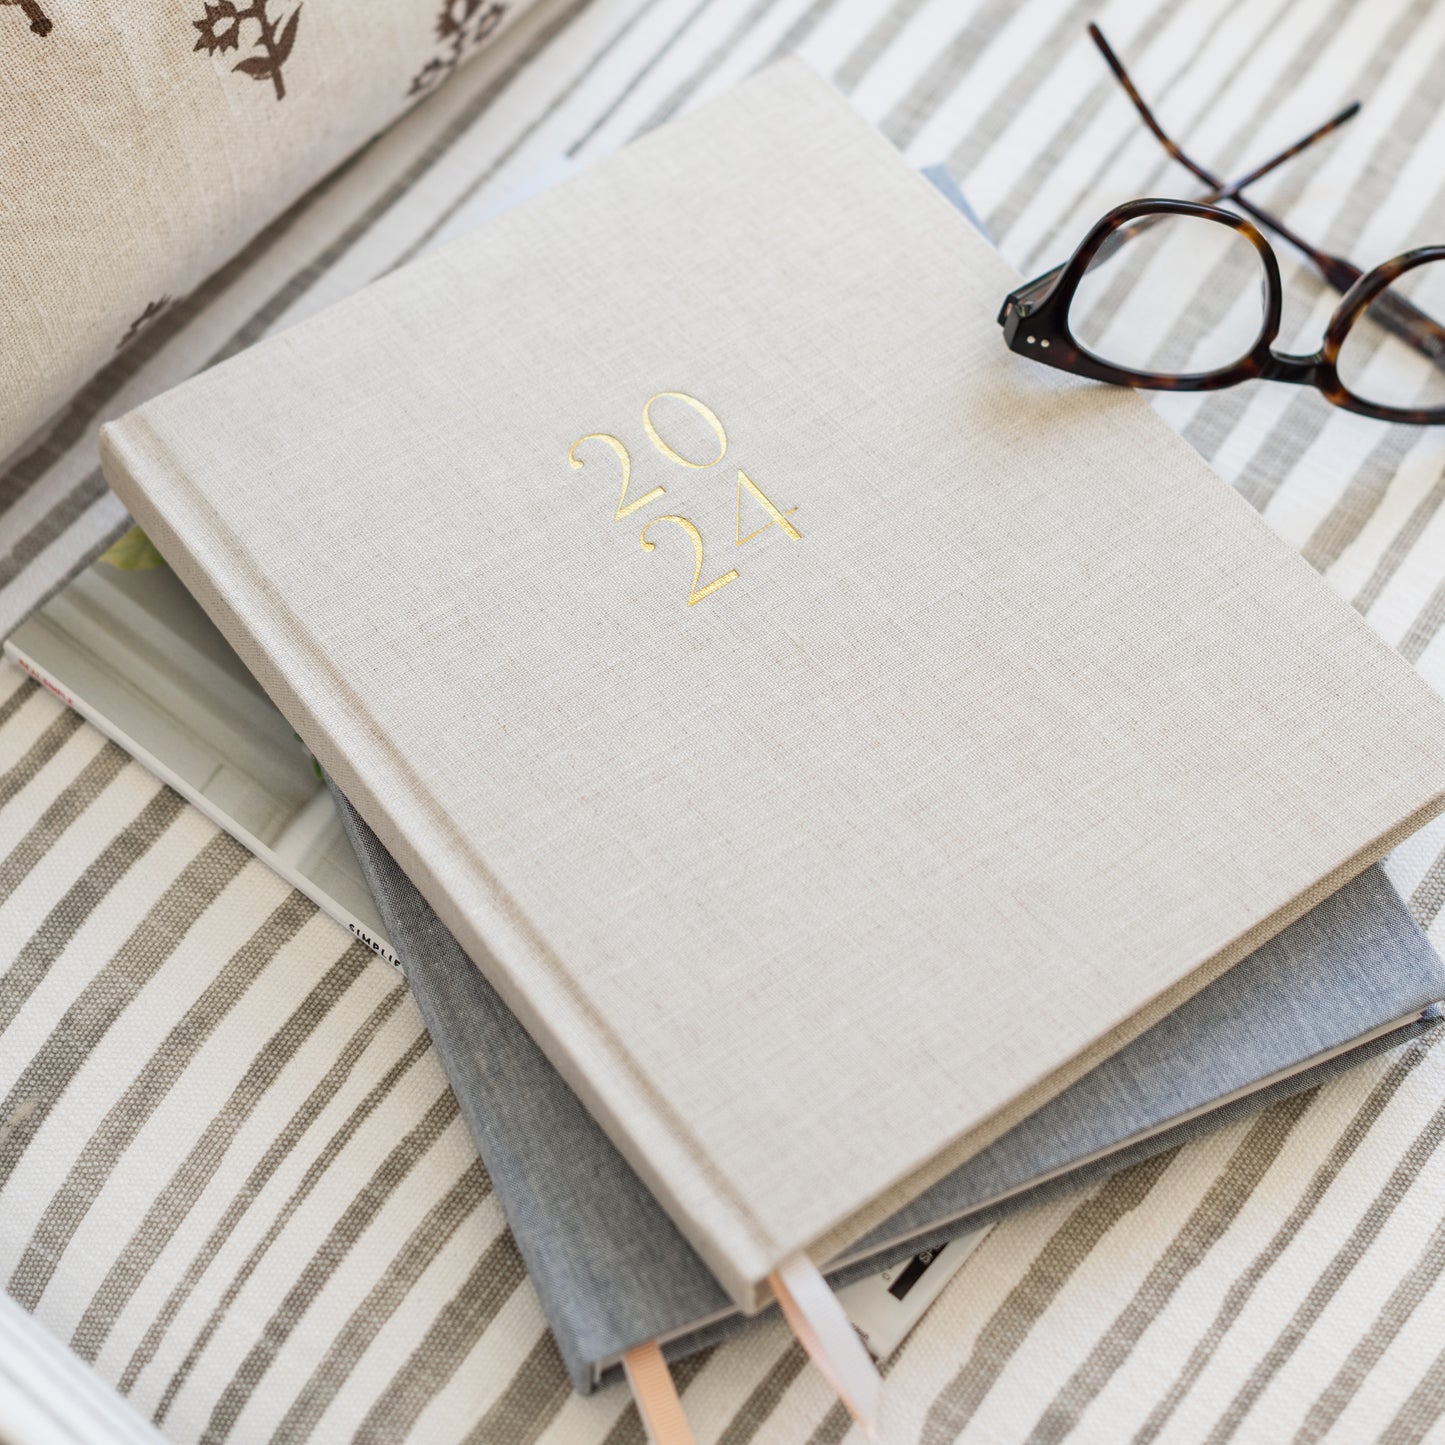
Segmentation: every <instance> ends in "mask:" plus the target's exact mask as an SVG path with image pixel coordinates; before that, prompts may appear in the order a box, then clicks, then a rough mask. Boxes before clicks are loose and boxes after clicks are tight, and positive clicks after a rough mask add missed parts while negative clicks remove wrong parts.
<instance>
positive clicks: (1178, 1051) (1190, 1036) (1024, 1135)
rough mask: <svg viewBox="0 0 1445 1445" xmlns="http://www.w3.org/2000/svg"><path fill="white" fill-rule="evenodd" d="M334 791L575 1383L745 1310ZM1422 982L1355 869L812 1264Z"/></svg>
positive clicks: (1363, 1023) (1444, 972)
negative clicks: (855, 1238) (627, 1355)
mask: <svg viewBox="0 0 1445 1445" xmlns="http://www.w3.org/2000/svg"><path fill="white" fill-rule="evenodd" d="M337 804H338V807H339V808H340V810H341V815H342V821H343V823H344V824H345V826H346V828H347V831H348V833H349V834H350V836H351V838H352V841H353V844H354V846H355V847H356V850H357V854H358V857H359V859H360V861H361V865H362V870H363V872H364V873H365V874H366V877H367V879H368V881H369V883H370V884H371V887H372V889H373V892H374V894H375V898H376V903H377V906H378V908H379V909H380V912H381V915H382V918H383V920H384V921H385V923H386V926H387V928H388V931H389V934H390V937H391V939H392V941H393V943H394V944H395V946H396V948H397V950H398V952H399V953H400V955H401V957H402V959H403V961H404V963H405V967H406V974H407V979H408V982H409V983H410V985H411V989H412V992H413V994H414V996H415V997H416V1001H417V1004H418V1007H419V1008H420V1009H421V1012H422V1016H423V1018H424V1019H425V1020H426V1024H427V1028H428V1030H429V1031H430V1033H431V1036H432V1039H433V1041H434V1042H435V1044H436V1047H437V1051H438V1053H439V1054H440V1056H441V1059H442V1063H443V1064H444V1066H445V1068H446V1071H447V1076H448V1078H449V1079H450V1080H451V1083H452V1087H453V1089H454V1090H455V1091H456V1094H457V1098H458V1100H459V1101H460V1104H461V1109H462V1113H463V1115H464V1117H465V1118H466V1121H467V1125H468V1127H469V1128H470V1129H471V1131H472V1135H473V1137H474V1138H475V1140H476V1142H477V1148H478V1151H479V1152H480V1154H481V1156H482V1160H483V1163H484V1164H485V1165H486V1167H487V1172H488V1173H489V1174H490V1176H491V1179H492V1184H493V1187H494V1188H495V1189H496V1191H497V1197H498V1199H499V1200H500V1201H501V1203H502V1207H503V1209H504V1211H505V1212H506V1216H507V1220H508V1223H509V1224H510V1225H511V1227H512V1232H513V1234H514V1235H515V1237H516V1240H517V1245H518V1248H519V1249H520V1250H521V1253H522V1256H523V1258H524V1259H525V1261H526V1263H527V1268H528V1271H529V1273H530V1275H531V1278H532V1282H533V1284H534V1285H535V1286H536V1288H537V1292H538V1294H539V1295H540V1297H541V1300H542V1305H543V1308H544V1309H545V1310H546V1313H547V1318H548V1320H549V1322H550V1323H551V1326H552V1330H553V1333H554V1334H555V1336H556V1338H557V1343H558V1347H559V1348H560V1350H561V1352H562V1356H563V1359H564V1360H565V1361H566V1363H567V1367H568V1370H569V1371H570V1373H571V1376H572V1380H573V1382H574V1384H575V1385H576V1386H577V1388H578V1389H579V1390H582V1391H584V1392H586V1391H589V1390H591V1389H593V1388H594V1387H595V1386H596V1385H597V1384H599V1383H600V1382H601V1381H602V1380H603V1379H605V1378H607V1377H608V1375H609V1374H610V1373H611V1371H612V1370H613V1369H614V1368H615V1366H616V1364H617V1361H618V1359H619V1358H620V1356H621V1354H622V1353H623V1352H624V1351H625V1350H627V1349H629V1348H631V1346H633V1345H635V1344H639V1343H642V1342H643V1341H646V1340H651V1339H658V1340H662V1341H663V1342H664V1350H665V1352H666V1353H667V1355H668V1356H669V1357H670V1358H674V1359H675V1358H679V1357H681V1356H683V1355H686V1354H688V1353H690V1352H692V1351H693V1350H696V1349H699V1348H701V1347H702V1346H703V1345H706V1344H710V1343H712V1342H713V1341H715V1340H716V1339H718V1338H720V1337H722V1336H723V1335H725V1334H727V1333H730V1332H731V1331H732V1330H735V1329H737V1328H740V1327H742V1326H743V1325H745V1323H746V1319H745V1317H744V1316H743V1315H741V1314H740V1313H738V1312H737V1311H736V1310H735V1309H734V1308H733V1306H732V1303H731V1301H730V1300H729V1299H728V1296H727V1294H726V1293H725V1292H724V1290H723V1289H722V1287H721V1286H720V1285H719V1284H718V1283H717V1281H716V1280H715V1279H714V1278H713V1276H712V1275H711V1273H709V1271H708V1269H707V1267H706V1266H705V1265H704V1264H703V1262H702V1260H701V1259H700V1258H699V1257H698V1256H697V1254H696V1253H695V1252H694V1251H693V1250H692V1248H691V1247H690V1246H689V1245H688V1243H687V1241H686V1240H685V1239H684V1238H683V1237H682V1235H681V1234H680V1233H679V1232H678V1230H677V1228H676V1226H675V1225H674V1224H673V1222H672V1220H671V1219H670V1218H669V1217H668V1215H667V1212H666V1211H665V1210H664V1209H663V1208H662V1207H661V1206H660V1205H659V1204H658V1203H657V1201H656V1200H655V1199H654V1198H653V1196H652V1195H651V1193H650V1192H649V1191H648V1190H647V1188H646V1186H645V1185H644V1184H643V1183H642V1181H641V1180H640V1179H639V1178H638V1177H637V1175H636V1173H635V1172H634V1171H633V1170H632V1168H631V1166H630V1165H629V1164H628V1163H627V1161H626V1160H625V1159H624V1158H623V1157H622V1155H621V1154H620V1153H618V1151H617V1150H616V1148H615V1147H614V1146H613V1145H612V1143H611V1141H610V1140H609V1139H608V1137H607V1135H606V1134H605V1133H604V1132H603V1131H602V1129H601V1128H599V1127H598V1125H597V1124H596V1122H595V1121H594V1120H593V1119H592V1117H591V1115H590V1114H588V1112H587V1110H586V1109H585V1108H584V1107H583V1105H582V1103H581V1101H580V1100H579V1099H578V1098H577V1096H576V1095H575V1094H574V1093H573V1092H572V1091H571V1090H570V1089H569V1088H568V1087H567V1085H566V1083H564V1082H563V1080H562V1078H561V1077H560V1076H559V1075H558V1073H557V1071H556V1070H555V1069H554V1068H553V1067H552V1066H551V1064H549V1063H548V1062H547V1059H546V1057H545V1055H544V1054H543V1053H542V1052H541V1050H540V1049H539V1048H538V1047H537V1046H536V1044H534V1043H533V1042H532V1040H531V1039H530V1038H529V1037H528V1035H527V1033H526V1031H525V1030H524V1029H523V1028H522V1027H521V1025H520V1024H519V1023H518V1022H517V1020H516V1019H515V1018H514V1017H513V1016H512V1014H511V1013H510V1012H509V1011H508V1009H507V1007H506V1005H505V1004H504V1003H503V1002H502V1000H501V999H500V998H499V997H498V995H497V994H496V992H495V990H493V988H492V987H491V985H490V984H488V982H487V981H486V979H485V978H484V977H483V976H482V974H481V972H480V971H479V970H478V969H476V968H475V967H473V965H472V964H471V962H470V961H469V960H468V958H467V957H466V955H465V954H464V953H463V952H462V950H461V949H460V948H459V947H458V946H457V943H456V941H455V940H454V939H453V938H452V936H451V934H450V933H448V932H447V930H446V928H445V927H444V926H443V925H442V923H441V921H440V920H439V919H438V918H437V916H436V914H435V913H434V912H433V911H432V910H431V908H430V907H429V906H428V905H427V903H426V901H425V900H424V899H423V898H422V896H421V895H420V893H418V892H417V890H416V889H415V887H413V885H412V884H411V882H410V881H409V880H408V879H407V877H406V875H405V874H404V873H403V872H402V871H401V869H400V868H398V867H397V865H396V863H395V862H394V861H393V860H392V858H391V856H390V855H389V854H388V853H387V851H386V850H385V848H383V847H382V845H381V844H380V843H379V842H378V841H377V839H376V836H375V835H374V834H373V833H372V832H371V831H370V829H368V828H367V826H366V824H365V823H364V822H362V820H361V819H360V818H359V817H358V816H357V814H356V812H355V810H354V809H352V808H351V807H350V805H349V804H347V802H346V801H345V799H344V798H342V797H341V795H340V794H339V793H338V794H337ZM1441 997H1445V966H1442V963H1441V960H1440V959H1439V957H1438V956H1437V955H1436V953H1435V950H1434V949H1433V948H1432V946H1431V945H1430V943H1429V942H1428V940H1427V939H1426V938H1425V936H1424V934H1423V933H1422V932H1421V931H1420V929H1419V928H1418V927H1417V926H1416V924H1415V922H1414V920H1413V919H1412V918H1411V917H1410V915H1409V912H1408V910H1407V909H1406V907H1405V905H1404V904H1403V903H1402V902H1401V900H1400V898H1399V896H1398V895H1397V894H1396V892H1395V890H1394V889H1393V887H1391V885H1390V883H1389V881H1388V880H1387V879H1386V878H1385V876H1384V874H1383V873H1382V872H1381V871H1380V869H1379V868H1377V867H1375V868H1370V869H1368V870H1366V872H1364V873H1363V874H1361V875H1359V876H1358V877H1357V878H1355V879H1354V880H1353V881H1352V882H1350V883H1348V884H1346V885H1345V887H1344V888H1342V889H1341V890H1340V891H1339V892H1338V893H1336V894H1334V895H1333V896H1332V897H1330V898H1327V899H1326V900H1325V901H1323V902H1322V903H1319V904H1317V905H1316V906H1315V907H1314V908H1313V909H1312V910H1311V911H1310V912H1309V913H1307V914H1306V915H1305V916H1304V917H1303V918H1301V919H1299V920H1298V921H1296V922H1295V923H1294V924H1292V925H1291V926H1290V927H1289V928H1287V929H1285V930H1284V932H1282V933H1280V934H1278V935H1276V936H1275V937H1274V938H1273V939H1271V940H1270V942H1269V943H1267V944H1265V945H1264V946H1263V947H1262V948H1260V949H1259V950H1257V951H1256V952H1255V953H1254V954H1252V955H1251V956H1250V957H1249V958H1246V959H1245V960H1243V961H1242V962H1241V963H1239V964H1237V965H1236V966H1235V967H1234V968H1233V969H1232V970H1230V971H1229V972H1228V973H1226V974H1225V975H1224V976H1223V977H1222V978H1220V979H1218V980H1217V981H1216V982H1215V983H1213V984H1210V985H1209V986H1208V987H1207V988H1205V989H1204V990H1202V991H1201V992H1200V993H1198V994H1196V995H1195V996H1194V997H1193V998H1191V999H1190V1000H1189V1001H1188V1002H1186V1003H1185V1004H1184V1005H1183V1006H1182V1007H1181V1008H1179V1009H1178V1010H1177V1011H1176V1012H1175V1013H1173V1014H1171V1015H1170V1016H1169V1017H1167V1018H1165V1019H1163V1020H1162V1021H1160V1022H1159V1023H1158V1024H1156V1025H1155V1026H1154V1027H1153V1028H1151V1029H1149V1030H1148V1031H1147V1032H1146V1033H1144V1034H1142V1035H1141V1036H1140V1037H1139V1038H1137V1039H1136V1040H1134V1041H1133V1042H1132V1043H1131V1044H1129V1045H1128V1046H1126V1047H1125V1048H1124V1049H1122V1050H1121V1051H1120V1052H1119V1053H1117V1054H1115V1055H1114V1056H1113V1057H1111V1058H1110V1059H1108V1060H1106V1061H1105V1062H1104V1063H1103V1064H1101V1065H1099V1067H1097V1068H1096V1069H1094V1070H1093V1071H1091V1072H1090V1073H1088V1074H1086V1075H1085V1076H1084V1077H1083V1078H1082V1079H1080V1080H1079V1081H1078V1082H1077V1083H1075V1084H1074V1085H1072V1087H1070V1088H1069V1089H1067V1090H1065V1091H1064V1092H1063V1093H1062V1094H1060V1095H1058V1096H1057V1097H1056V1098H1054V1099H1053V1100H1051V1101H1050V1102H1049V1103H1048V1104H1046V1105H1045V1106H1044V1107H1043V1108H1042V1109H1040V1110H1039V1111H1038V1112H1037V1113H1036V1114H1034V1115H1032V1116H1030V1117H1029V1118H1027V1119H1025V1120H1024V1121H1023V1122H1022V1123H1020V1124H1018V1125H1016V1126H1015V1127H1014V1128H1013V1129H1012V1130H1010V1131H1009V1132H1008V1133H1007V1134H1005V1135H1004V1136H1003V1137H1002V1138H1001V1139H999V1140H998V1141H997V1142H995V1143H994V1144H993V1145H992V1146H990V1147H989V1148H988V1149H986V1150H985V1151H983V1153H981V1154H979V1155H978V1156H976V1157H975V1158H974V1159H972V1160H970V1161H969V1162H968V1163H966V1164H964V1165H963V1166H962V1167H960V1168H959V1169H957V1170H956V1171H954V1173H952V1174H951V1175H949V1176H948V1177H946V1178H945V1179H943V1180H942V1181H941V1182H940V1183H938V1184H936V1185H935V1186H934V1187H933V1188H932V1189H930V1190H928V1191H927V1192H926V1193H925V1194H923V1195H921V1196H920V1197H919V1198H918V1199H916V1200H914V1201H913V1202H912V1203H911V1204H909V1205H908V1206H907V1207H906V1208H905V1209H903V1210H901V1211H900V1212H899V1213H897V1214H896V1215H894V1216H893V1218H892V1219H890V1220H888V1221H887V1222H886V1223H885V1224H883V1225H881V1226H880V1227H879V1228H877V1229H875V1230H873V1231H872V1232H871V1233H870V1234H869V1235H868V1236H867V1237H866V1238H865V1239H863V1240H861V1241H859V1242H858V1243H857V1244H856V1245H854V1246H853V1247H851V1248H850V1249H849V1250H848V1252H847V1254H846V1255H845V1256H843V1257H842V1259H841V1260H839V1261H837V1262H835V1264H834V1266H833V1267H832V1268H830V1269H829V1270H828V1271H827V1274H828V1277H829V1279H830V1280H831V1281H832V1282H833V1283H834V1284H835V1285H841V1284H845V1283H848V1282H850V1281H852V1280H855V1279H858V1278H861V1277H862V1276H864V1275H865V1274H868V1273H870V1272H873V1271H876V1270H878V1269H881V1268H884V1267H885V1266H887V1265H890V1264H895V1263H898V1262H899V1261H901V1260H904V1259H907V1258H909V1257H910V1256H911V1255H914V1254H917V1253H919V1252H921V1251H924V1250H926V1249H935V1248H937V1247H938V1246H939V1245H941V1244H942V1243H944V1242H945V1241H947V1240H948V1239H949V1238H951V1237H953V1236H956V1235H958V1234H962V1233H965V1232H967V1231H969V1230H972V1229H975V1228H978V1227H980V1226H982V1225H985V1224H989V1223H992V1222H994V1221H996V1220H998V1219H1000V1218H1003V1217H1004V1216H1005V1215H1007V1214H1010V1213H1012V1212H1014V1211H1016V1210H1019V1209H1022V1208H1025V1207H1027V1206H1028V1205H1030V1204H1034V1203H1037V1202H1040V1201H1041V1200H1042V1199H1045V1198H1048V1197H1051V1195H1052V1194H1054V1193H1057V1192H1060V1191H1062V1190H1067V1189H1076V1188H1079V1187H1081V1186H1082V1185H1084V1184H1086V1183H1088V1182H1089V1181H1090V1180H1092V1179H1095V1178H1097V1177H1099V1176H1101V1175H1103V1174H1106V1173H1110V1172H1112V1171H1114V1170H1117V1169H1120V1168H1123V1167H1124V1166H1125V1165H1127V1164H1131V1163H1134V1162H1136V1161H1137V1160H1139V1159H1142V1158H1145V1157H1148V1156H1149V1155H1151V1154H1155V1153H1158V1152H1159V1151H1161V1150H1164V1149H1169V1148H1173V1147H1174V1146H1175V1145H1177V1144H1180V1143H1183V1142H1185V1141H1186V1140H1188V1139H1190V1138H1192V1137H1194V1136H1195V1135H1196V1134H1197V1133H1199V1132H1201V1131H1203V1130H1207V1129H1210V1128H1217V1127H1219V1126H1220V1125H1221V1124H1224V1123H1227V1122H1228V1121H1230V1120H1232V1119H1234V1118H1237V1117H1238V1116H1239V1115H1240V1114H1241V1113H1243V1112H1247V1111H1251V1110H1257V1109H1261V1108H1263V1107H1265V1106H1266V1105H1267V1104H1269V1103H1272V1102H1274V1101H1275V1100H1276V1099H1279V1098H1283V1097H1286V1096H1287V1095H1289V1094H1293V1093H1297V1092H1299V1091H1301V1090H1303V1089H1307V1088H1311V1087H1313V1086H1314V1085H1316V1084H1317V1083H1320V1082H1322V1081H1323V1080H1324V1079H1326V1078H1328V1077H1330V1076H1331V1075H1332V1074H1334V1073H1336V1072H1338V1071H1339V1070H1341V1069H1343V1068H1346V1067H1348V1066H1349V1065H1350V1064H1352V1063H1355V1062H1358V1061H1359V1060H1360V1059H1363V1058H1366V1057H1368V1056H1370V1055H1371V1054H1374V1053H1377V1052H1379V1051H1381V1050H1382V1049H1386V1048H1391V1047H1394V1046H1395V1045H1397V1044H1399V1043H1402V1042H1404V1041H1405V1040H1406V1039H1408V1038H1411V1037H1413V1036H1415V1035H1416V1034H1418V1033H1420V1032H1423V1031H1425V1030H1427V1029H1430V1028H1434V1027H1436V1026H1437V1025H1438V1023H1439V1018H1438V1016H1437V1015H1436V1013H1435V1011H1434V1010H1433V1009H1432V1008H1431V1005H1432V1004H1433V1003H1434V1001H1435V1000H1436V999H1439V998H1441ZM907 1007H908V1001H907V1000H900V1002H899V1008H900V1010H902V1009H906V1008H907ZM887 1022H888V1021H887V1019H883V1020H880V1026H882V1027H887Z"/></svg>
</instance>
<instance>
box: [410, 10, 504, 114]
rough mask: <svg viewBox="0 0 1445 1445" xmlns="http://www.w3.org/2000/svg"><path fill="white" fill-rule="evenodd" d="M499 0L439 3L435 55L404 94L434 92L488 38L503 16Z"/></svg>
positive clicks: (417, 74)
mask: <svg viewBox="0 0 1445 1445" xmlns="http://www.w3.org/2000/svg"><path fill="white" fill-rule="evenodd" d="M506 14H507V7H506V5H504V4H502V3H500V0H492V3H490V4H489V3H488V0H442V6H441V12H440V14H438V16H437V26H436V30H437V53H436V54H435V55H434V56H432V58H431V59H430V60H428V61H427V63H426V64H425V65H423V66H422V68H421V69H420V70H419V71H417V73H416V75H415V76H414V77H413V78H412V82H411V87H410V89H409V90H408V91H407V94H408V95H423V94H425V93H426V92H427V91H429V90H435V89H436V87H437V86H439V85H440V84H441V83H442V81H444V80H446V79H447V78H448V77H449V76H450V75H451V73H452V72H453V71H454V70H455V69H456V68H457V66H458V65H460V64H461V62H462V59H463V57H465V56H466V55H468V54H469V53H470V52H471V51H473V50H475V49H476V48H477V47H478V46H479V45H481V44H482V42H483V41H485V40H486V39H488V37H490V36H491V35H492V33H493V32H494V31H495V30H496V28H497V26H499V25H500V24H501V23H502V21H503V19H504V18H505V17H506Z"/></svg>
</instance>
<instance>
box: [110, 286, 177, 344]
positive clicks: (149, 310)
mask: <svg viewBox="0 0 1445 1445" xmlns="http://www.w3.org/2000/svg"><path fill="white" fill-rule="evenodd" d="M170 304H171V298H170V297H169V296H162V297H161V299H160V300H159V301H150V302H147V303H146V309H145V310H144V311H142V312H141V314H140V315H139V316H137V317H136V319H135V320H134V321H132V322H131V324H130V325H129V326H128V327H126V332H125V335H124V336H122V337H121V339H120V340H119V341H117V342H116V344H115V349H116V350H117V351H119V350H121V348H122V347H126V346H129V345H130V344H131V342H132V341H134V340H135V339H136V337H137V336H139V335H140V333H141V331H142V330H143V329H144V328H145V327H147V326H149V325H150V323H151V322H152V321H154V320H155V319H156V317H157V316H159V315H160V314H161V312H162V311H164V310H165V309H166V307H167V306H169V305H170Z"/></svg>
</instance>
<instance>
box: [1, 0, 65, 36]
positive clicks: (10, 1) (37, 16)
mask: <svg viewBox="0 0 1445 1445" xmlns="http://www.w3.org/2000/svg"><path fill="white" fill-rule="evenodd" d="M0 5H18V6H19V7H20V10H21V13H22V14H23V15H24V16H25V18H26V19H27V20H28V21H29V22H30V28H31V30H33V31H34V32H35V34H37V35H49V34H50V32H51V31H52V30H53V29H54V28H55V26H54V25H53V24H52V23H51V19H50V17H49V16H48V15H47V14H46V13H45V11H43V10H42V9H41V8H40V4H39V0H0Z"/></svg>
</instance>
